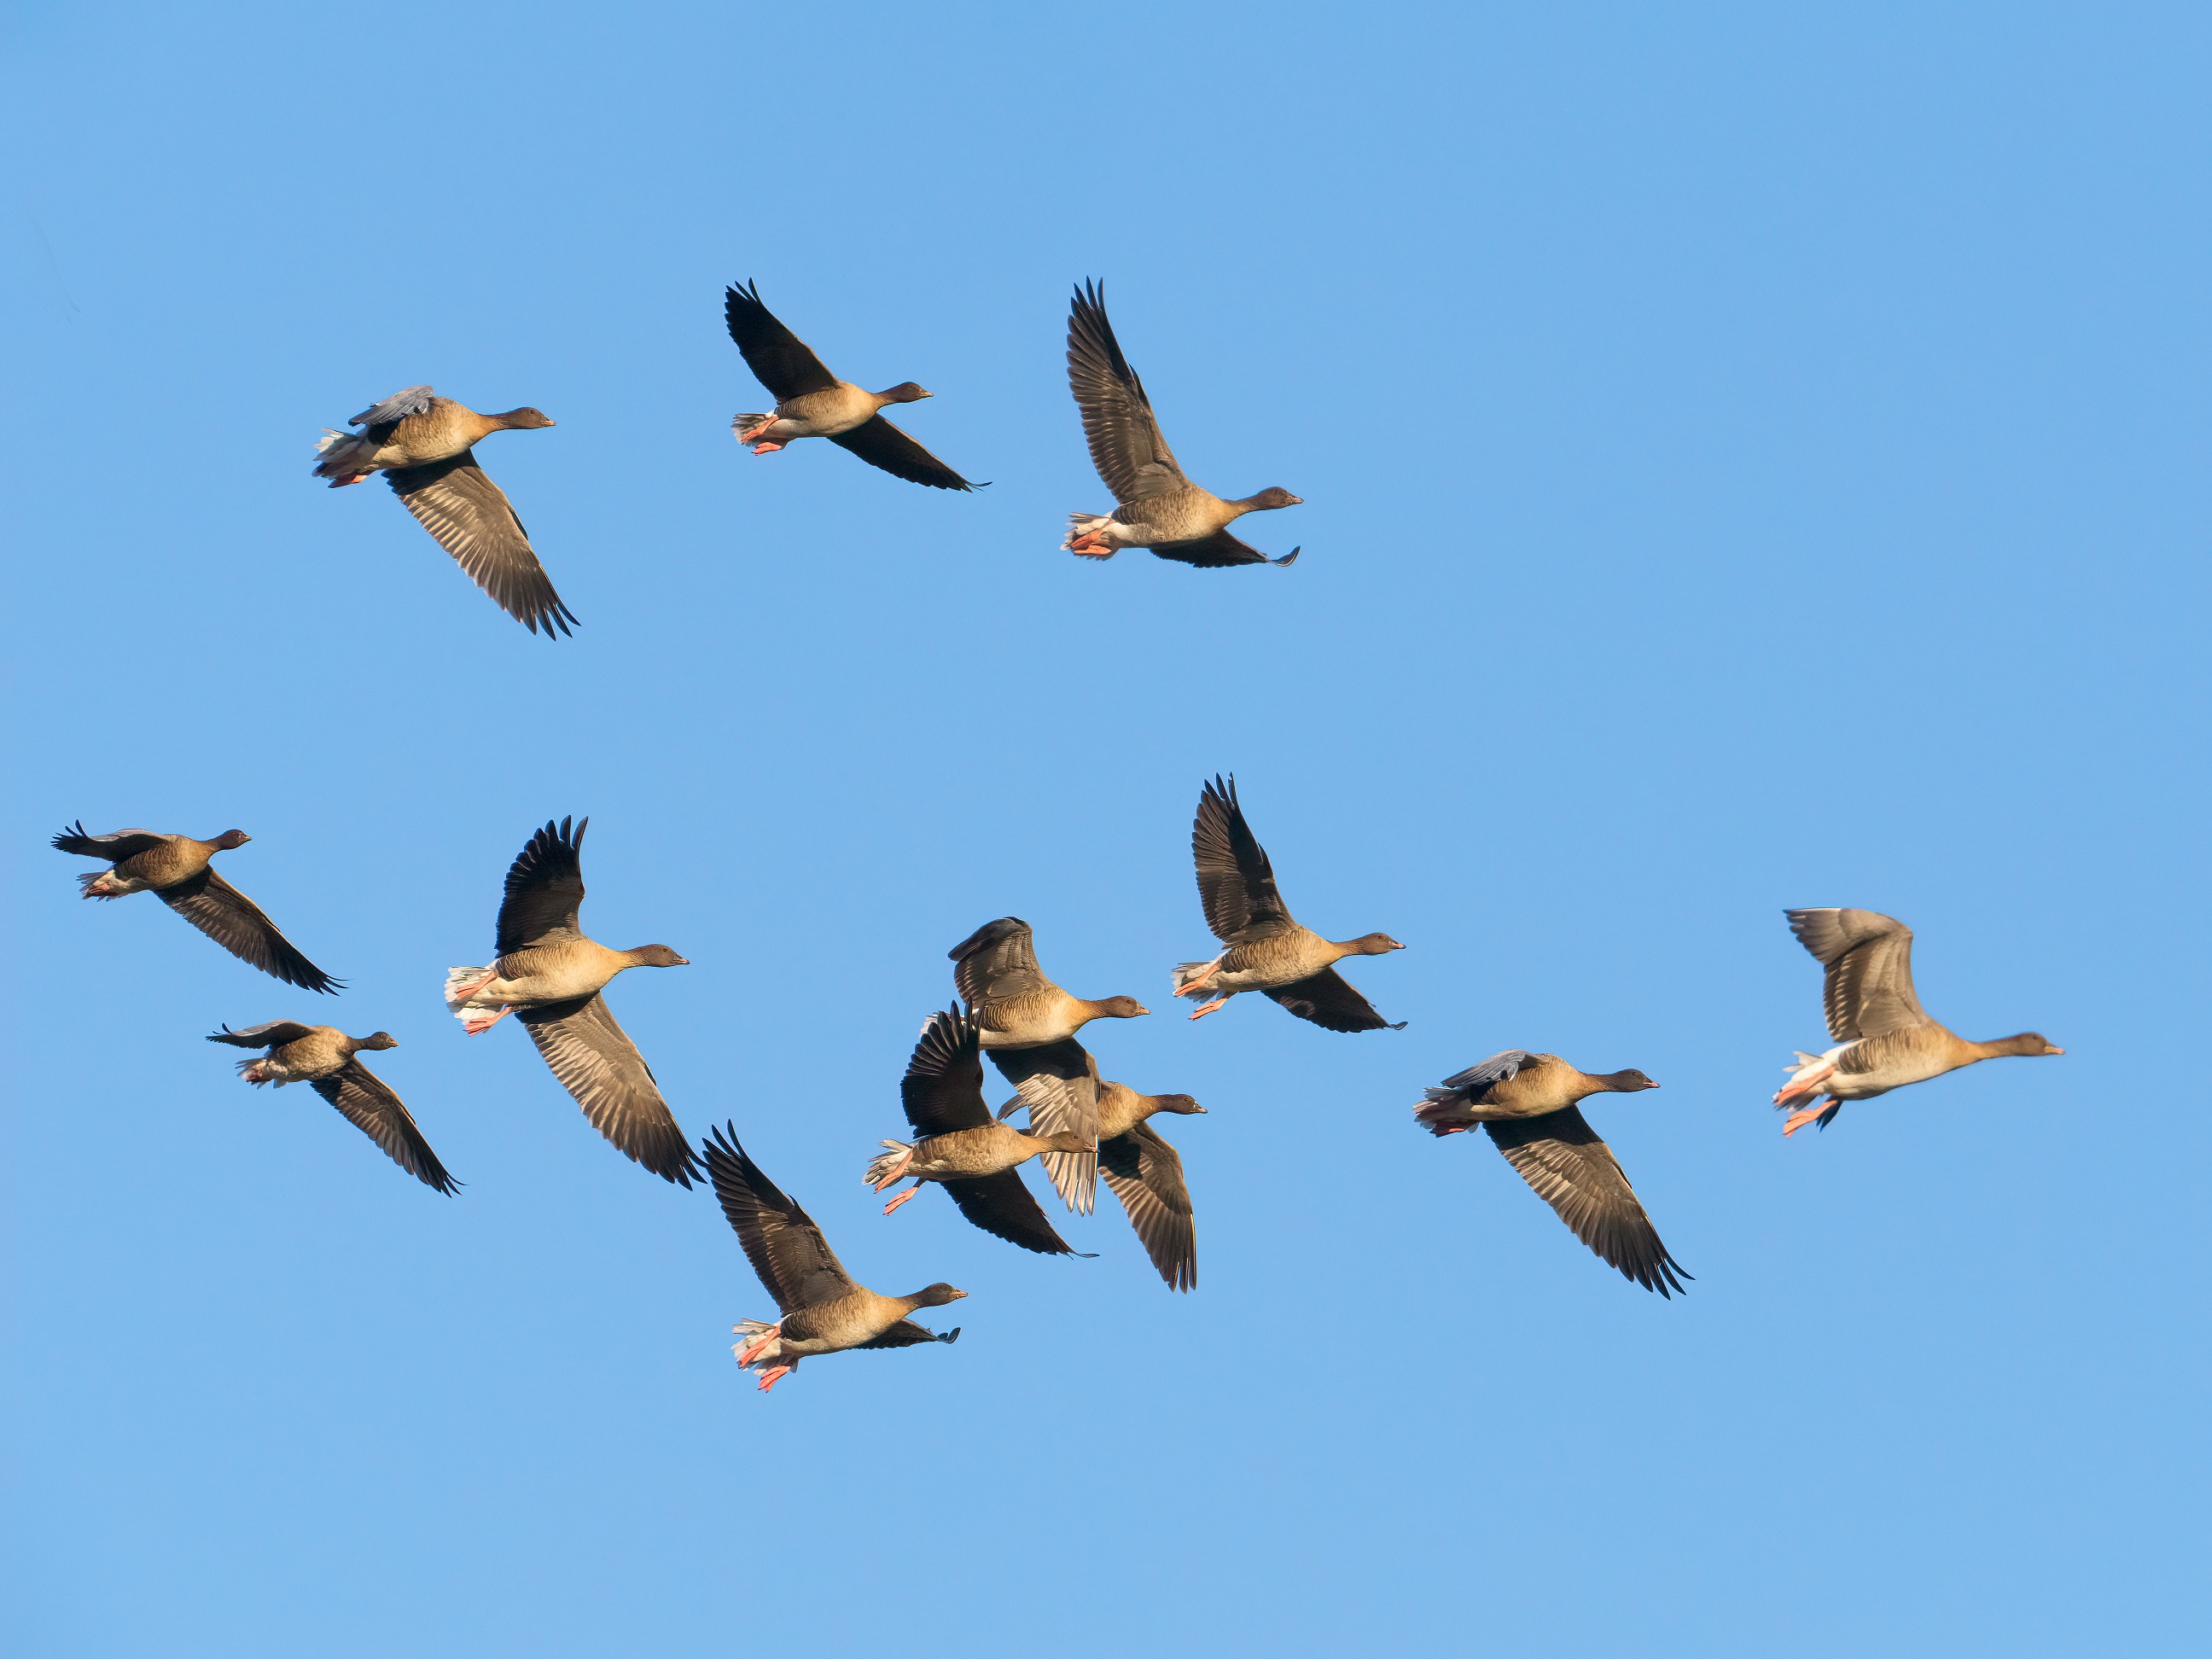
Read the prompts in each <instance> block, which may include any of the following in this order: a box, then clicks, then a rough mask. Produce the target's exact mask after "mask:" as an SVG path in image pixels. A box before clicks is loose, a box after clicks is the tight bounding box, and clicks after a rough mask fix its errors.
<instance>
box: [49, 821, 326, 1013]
mask: <svg viewBox="0 0 2212 1659" xmlns="http://www.w3.org/2000/svg"><path fill="white" fill-rule="evenodd" d="M252 839H253V837H252V836H249V835H247V834H246V831H244V830H243V829H227V830H225V831H224V832H223V833H222V835H220V836H216V838H215V839H214V840H213V841H196V840H194V839H193V838H192V837H191V836H166V835H160V834H157V833H156V832H155V831H154V830H151V829H118V830H116V831H115V832H114V833H113V834H112V835H106V836H93V835H87V834H86V833H85V828H84V824H83V823H82V821H80V822H78V823H74V824H72V825H70V827H69V828H68V829H64V830H63V831H62V832H61V834H59V835H58V836H55V837H54V839H53V845H54V847H55V848H56V849H57V850H58V851H60V852H64V853H73V854H77V855H78V856H80V857H82V858H94V859H103V860H106V862H107V866H108V867H107V868H106V869H105V870H100V871H94V872H91V873H89V874H87V875H82V876H79V877H78V878H77V885H78V886H79V887H80V888H82V890H83V896H84V897H86V898H88V899H113V898H123V897H125V896H129V895H130V894H132V893H152V894H153V895H155V896H156V897H157V898H159V899H160V900H161V902H162V903H164V904H166V905H167V906H168V907H169V908H171V909H172V910H174V911H175V912H176V913H177V914H178V915H180V916H182V917H183V918H184V919H185V921H189V922H190V923H191V925H192V926H193V927H197V928H198V929H199V930H200V932H202V933H205V934H206V935H207V936H208V937H209V938H210V939H213V940H214V941H215V942H216V944H217V945H221V946H222V948H223V949H224V950H226V951H229V952H230V953H231V955H233V956H234V957H237V958H238V959H239V960H240V962H243V963H246V964H248V965H249V966H251V967H254V968H258V969H260V970H261V971H262V972H263V973H264V974H267V975H270V976H271V977H272V978H276V979H281V980H283V981H284V982H285V983H286V984H288V985H297V986H299V987H301V989H303V990H308V991H321V992H325V993H326V994H337V992H338V991H340V990H341V989H343V981H339V980H335V979H332V978H331V976H330V975H328V974H326V973H325V972H324V971H323V970H322V969H319V968H318V967H316V966H315V964H314V963H312V962H310V961H308V960H307V957H304V956H302V955H301V953H300V951H299V950H298V948H297V947H296V946H295V945H293V943H292V941H291V940H289V939H286V938H285V937H284V935H283V933H280V932H278V931H277V927H276V923H275V922H273V921H270V920H269V917H268V915H267V913H266V912H265V911H264V910H263V909H262V908H261V907H260V906H259V905H258V904H256V903H255V902H253V901H252V899H250V898H248V897H246V895H245V894H243V893H241V892H240V891H239V890H238V889H236V888H235V887H234V886H232V885H231V884H229V883H228V881H225V880H224V879H223V878H222V876H221V875H220V874H219V873H217V872H216V870H215V869H214V868H213V867H212V865H211V860H213V859H214V857H215V855H216V854H217V853H222V852H228V851H229V850H230V849H231V848H234V847H243V846H245V845H246V842H249V841H251V840H252Z"/></svg>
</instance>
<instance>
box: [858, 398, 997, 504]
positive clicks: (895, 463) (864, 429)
mask: <svg viewBox="0 0 2212 1659" xmlns="http://www.w3.org/2000/svg"><path fill="white" fill-rule="evenodd" d="M829 441H830V442H831V443H833V444H836V446H837V447H839V448H840V449H848V450H850V451H851V452H852V453H854V454H855V455H858V456H859V457H860V459H862V460H864V461H866V463H867V464H868V465H870V466H873V467H879V468H881V469H882V470H883V471H885V472H888V473H890V475H891V477H894V478H904V479H905V480H906V481H907V482H908V483H918V484H927V485H929V486H930V487H931V488H932V489H975V485H974V484H971V483H969V482H968V480H967V479H965V478H963V477H961V476H960V475H959V474H958V473H957V472H955V471H953V470H952V469H951V467H949V466H947V465H945V463H944V462H942V461H940V460H939V459H937V457H936V456H934V455H933V454H931V453H929V452H928V451H927V450H926V449H924V448H923V447H921V445H920V444H918V443H916V442H915V441H914V440H913V439H912V438H910V437H908V435H906V434H905V433H904V432H902V431H901V430H900V429H899V428H896V427H895V426H893V425H892V424H891V423H890V422H889V421H887V420H885V419H884V417H883V416H880V415H872V416H869V417H868V418H867V419H866V420H865V421H863V422H860V425H858V426H856V427H854V428H853V429H852V430H851V431H850V432H834V433H832V434H830V435H829Z"/></svg>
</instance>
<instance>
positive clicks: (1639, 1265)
mask: <svg viewBox="0 0 2212 1659" xmlns="http://www.w3.org/2000/svg"><path fill="white" fill-rule="evenodd" d="M1482 1127H1484V1128H1486V1129H1487V1130H1489V1131H1490V1138H1491V1139H1492V1140H1494V1141H1496V1142H1497V1143H1498V1151H1499V1152H1503V1153H1504V1154H1505V1161H1506V1162H1507V1163H1509V1164H1511V1165H1512V1166H1513V1167H1514V1168H1515V1169H1516V1170H1519V1171H1520V1172H1521V1178H1522V1180H1523V1181H1525V1182H1528V1185H1529V1186H1530V1187H1531V1188H1534V1191H1535V1194H1536V1196H1537V1197H1539V1198H1541V1199H1542V1200H1544V1202H1545V1203H1547V1204H1548V1205H1550V1206H1552V1207H1553V1209H1554V1210H1556V1211H1558V1212H1559V1219H1560V1220H1562V1221H1564V1222H1565V1223H1566V1224H1567V1225H1568V1226H1569V1227H1571V1229H1573V1231H1574V1235H1575V1237H1577V1238H1579V1239H1580V1240H1582V1242H1583V1243H1585V1244H1587V1245H1589V1247H1590V1249H1593V1250H1595V1251H1596V1252H1597V1254H1598V1255H1599V1256H1600V1257H1601V1258H1602V1259H1603V1260H1604V1261H1607V1262H1608V1263H1610V1264H1611V1265H1612V1266H1613V1267H1618V1268H1620V1271H1621V1272H1622V1273H1625V1274H1626V1275H1627V1276H1628V1277H1629V1278H1630V1279H1634V1280H1635V1281H1636V1282H1637V1283H1638V1284H1639V1285H1642V1286H1644V1289H1645V1290H1647V1291H1658V1292H1659V1294H1660V1295H1662V1296H1670V1295H1671V1294H1672V1293H1673V1292H1674V1291H1679V1290H1680V1289H1681V1288H1682V1280H1683V1279H1687V1278H1689V1277H1690V1275H1689V1274H1688V1273H1685V1272H1683V1270H1682V1267H1681V1264H1680V1262H1678V1261H1675V1260H1674V1257H1673V1256H1671V1255H1668V1254H1667V1247H1666V1246H1665V1245H1664V1244H1662V1243H1660V1242H1659V1233H1658V1230H1657V1229H1656V1228H1655V1227H1653V1226H1652V1225H1651V1218H1650V1216H1648V1215H1646V1214H1644V1206H1643V1205H1642V1204H1640V1203H1638V1201H1637V1198H1636V1193H1635V1190H1634V1188H1631V1187H1630V1186H1629V1184H1628V1177H1627V1176H1626V1175H1624V1174H1622V1173H1621V1169H1620V1163H1619V1161H1618V1160H1616V1159H1615V1158H1614V1157H1613V1151H1612V1149H1611V1148H1610V1147H1608V1146H1607V1145H1606V1144H1605V1142H1603V1141H1602V1140H1600V1139H1598V1138H1597V1132H1596V1131H1595V1130H1594V1129H1592V1128H1591V1127H1590V1126H1589V1121H1587V1120H1586V1119H1585V1118H1584V1117H1583V1115H1582V1109H1581V1108H1579V1107H1576V1106H1568V1107H1565V1108H1563V1109H1561V1110H1559V1111H1556V1112H1547V1113H1545V1114H1544V1115H1542V1116H1541V1117H1521V1118H1507V1119H1502V1120H1497V1121H1492V1122H1488V1123H1486V1124H1484V1125H1483V1126H1482Z"/></svg>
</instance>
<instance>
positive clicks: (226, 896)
mask: <svg viewBox="0 0 2212 1659" xmlns="http://www.w3.org/2000/svg"><path fill="white" fill-rule="evenodd" d="M155 896H156V897H158V898H159V899H160V900H161V902H162V903H164V904H166V905H167V906H168V907H169V908H171V909H172V910H174V911H175V912H176V913H177V914H178V915H180V916H182V917H183V918H184V919H185V921H189V922H190V923H191V925H192V926H193V927H197V928H198V929H199V930H200V932H202V933H205V934H206V935H207V936H208V937H209V938H210V939H213V940H214V941H215V942H216V944H217V945H221V946H222V948H223V949H224V950H226V951H229V952H230V953H231V955H233V956H234V957H237V958H238V959H239V960H240V962H245V963H252V965H253V966H254V967H256V968H258V969H260V970H261V971H262V972H263V973H264V974H269V975H274V976H275V977H276V978H277V979H281V980H283V981H284V982H285V983H286V984H287V985H296V986H298V987H300V988H301V989H302V990H306V991H321V992H324V993H325V994H329V995H331V996H335V995H337V993H338V992H339V991H341V990H343V988H344V981H343V980H335V979H332V978H331V976H330V975H328V974H326V973H325V972H324V971H323V970H322V969H319V968H318V967H316V966H315V964H314V963H312V962H310V961H308V960H307V957H303V956H301V954H300V952H299V951H298V950H297V949H296V948H295V946H294V945H293V944H292V941H291V940H289V939H286V938H285V937H284V935H283V934H282V933H278V932H277V931H276V923H275V922H273V921H270V920H269V918H268V917H267V916H266V915H264V914H263V912H262V909H261V907H260V906H259V905H258V904H256V903H255V902H253V901H252V899H250V898H248V897H246V895H245V894H243V893H241V892H240V891H239V890H238V889H236V888H235V887H233V886H232V885H231V884H229V883H228V882H227V881H225V880H224V879H223V878H222V877H221V876H219V875H217V874H216V872H214V871H213V870H203V871H201V872H199V874H197V876H192V877H190V878H186V879H185V880H183V881H180V882H179V883H178V884H176V885H175V886H173V887H161V888H157V889H155Z"/></svg>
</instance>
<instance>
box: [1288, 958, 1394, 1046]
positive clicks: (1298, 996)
mask: <svg viewBox="0 0 2212 1659" xmlns="http://www.w3.org/2000/svg"><path fill="white" fill-rule="evenodd" d="M1267 994H1268V995H1269V996H1271V997H1273V999H1274V1000H1276V1001H1277V1002H1279V1003H1281V1004H1282V1005H1283V1006H1284V1007H1285V1008H1287V1009H1289V1010H1290V1011H1291V1012H1292V1013H1294V1014H1296V1015H1297V1017H1298V1018H1300V1019H1304V1020H1310V1021H1311V1022H1312V1023H1313V1024H1316V1025H1318V1026H1320V1027H1321V1028H1322V1030H1325V1031H1402V1030H1405V1029H1406V1022H1405V1021H1404V1020H1402V1019H1401V1020H1400V1021H1398V1022H1397V1023H1396V1024H1392V1023H1391V1022H1390V1021H1389V1020H1387V1019H1385V1018H1383V1016H1382V1015H1380V1014H1378V1013H1376V1012H1375V1005H1374V1004H1373V1003H1371V1002H1370V1001H1368V1000H1367V999H1366V998H1365V997H1364V996H1362V995H1360V994H1359V993H1358V992H1357V991H1355V990H1353V989H1352V987H1351V985H1350V984H1349V983H1347V982H1346V980H1345V979H1344V977H1343V976H1342V975H1340V974H1339V973H1338V972H1337V971H1336V969H1334V968H1324V969H1322V970H1321V972H1319V973H1317V974H1315V975H1312V976H1311V977H1310V978H1307V979H1301V980H1294V981H1291V983H1290V984H1288V985H1283V986H1278V987H1276V988H1275V989H1273V990H1272V991H1270V992H1268V993H1267Z"/></svg>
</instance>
